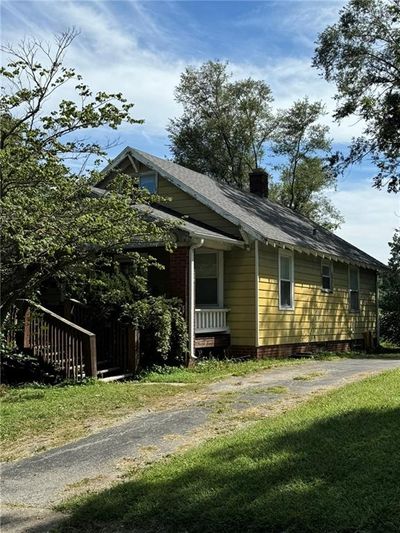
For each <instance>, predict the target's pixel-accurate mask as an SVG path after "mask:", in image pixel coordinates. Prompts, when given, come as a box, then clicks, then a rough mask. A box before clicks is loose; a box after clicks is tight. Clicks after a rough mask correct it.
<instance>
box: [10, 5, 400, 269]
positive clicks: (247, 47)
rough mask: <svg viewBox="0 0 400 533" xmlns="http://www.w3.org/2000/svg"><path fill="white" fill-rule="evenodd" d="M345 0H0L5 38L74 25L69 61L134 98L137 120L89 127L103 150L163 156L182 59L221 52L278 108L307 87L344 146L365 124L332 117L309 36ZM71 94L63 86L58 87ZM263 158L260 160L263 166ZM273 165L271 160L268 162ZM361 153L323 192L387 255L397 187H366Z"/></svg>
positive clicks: (337, 144)
mask: <svg viewBox="0 0 400 533" xmlns="http://www.w3.org/2000/svg"><path fill="white" fill-rule="evenodd" d="M344 4H345V2H343V1H342V0H339V1H335V0H313V1H309V0H290V1H288V0H275V1H261V2H259V1H211V2H209V1H200V0H198V1H161V2H160V1H126V0H123V1H119V0H107V1H99V0H86V1H69V0H50V1H47V0H31V1H24V0H3V1H2V7H1V9H2V27H1V34H2V42H6V43H10V44H13V45H15V44H16V43H17V42H18V41H20V40H21V39H23V38H24V37H27V36H30V35H34V36H36V37H40V38H41V39H43V40H48V41H52V40H53V35H54V33H57V32H61V31H65V30H66V28H68V27H72V26H74V27H76V28H77V29H78V30H79V31H80V34H79V36H78V38H77V39H75V41H74V42H73V43H72V45H71V46H70V48H69V49H68V52H67V55H66V59H65V64H67V65H69V66H73V67H74V68H75V69H76V70H77V71H78V72H79V73H80V74H82V76H83V78H84V81H85V82H86V83H87V84H88V85H89V86H90V87H91V88H92V89H93V90H94V91H98V90H104V91H109V92H122V93H123V94H124V95H125V96H126V97H127V98H128V100H129V101H133V102H134V103H135V108H134V115H135V118H138V119H139V118H140V119H144V124H142V125H131V126H128V125H126V126H122V127H121V129H120V130H119V131H118V132H114V131H112V130H102V131H96V132H95V133H94V134H93V135H94V137H93V139H95V140H100V141H102V142H106V141H108V140H110V141H112V142H114V143H115V146H114V147H113V148H112V149H111V150H110V152H109V155H110V157H112V156H114V155H116V154H117V153H119V152H120V151H121V150H122V149H123V148H124V147H125V146H126V145H130V146H133V147H136V148H139V149H141V150H144V151H148V152H150V153H153V154H155V155H158V156H161V157H164V156H167V157H170V152H169V148H168V137H167V134H166V126H167V124H168V120H169V119H170V118H173V117H176V116H179V114H180V112H181V109H180V107H179V105H178V104H177V103H176V102H175V101H174V88H175V87H176V85H177V84H178V82H179V76H180V74H181V73H182V71H183V70H184V69H185V67H186V66H187V65H195V66H196V65H197V66H198V65H200V64H201V63H203V62H204V61H207V60H209V59H211V60H217V59H219V60H226V61H229V64H230V69H231V71H232V73H233V75H234V77H235V78H238V79H239V78H243V77H248V76H251V77H253V78H256V79H262V80H264V81H266V82H267V83H268V84H269V85H270V87H271V89H272V93H273V96H274V107H275V108H276V109H280V108H286V107H288V106H290V105H291V104H292V103H293V102H294V101H295V100H297V99H299V98H302V97H304V96H306V95H307V96H309V98H310V99H311V100H321V101H322V102H323V103H324V104H325V106H326V110H327V115H326V116H325V117H324V119H323V121H324V122H325V123H326V124H327V125H329V127H330V136H331V138H332V139H333V141H334V148H335V149H345V148H346V146H347V145H348V143H349V141H350V140H351V138H352V137H356V136H357V135H358V134H359V133H360V132H361V131H362V124H361V123H360V122H358V121H357V120H356V119H348V120H346V121H345V122H342V123H340V124H338V123H336V122H334V121H333V119H332V112H333V110H334V108H335V103H334V100H333V96H334V94H335V88H334V86H332V85H330V84H328V83H327V82H326V81H325V80H324V79H323V78H322V77H321V75H320V73H319V72H318V71H317V70H316V69H315V68H312V66H311V61H312V56H313V54H314V49H315V40H316V38H317V36H318V34H319V33H320V32H321V31H323V30H324V28H325V27H326V26H327V25H329V24H332V23H334V22H335V21H336V20H337V18H338V12H339V10H340V9H341V7H343V5H344ZM62 96H68V89H67V88H66V89H65V94H64V95H62ZM268 164H269V161H268V160H267V161H265V165H266V167H267V170H268ZM271 165H272V163H271ZM373 171H374V169H373V168H372V167H371V166H370V165H369V163H368V162H363V163H362V164H361V165H358V166H356V167H352V168H351V169H349V170H347V171H346V173H345V175H344V176H343V177H340V179H339V181H338V186H337V190H336V191H329V192H328V195H329V197H330V198H331V200H332V202H333V203H334V205H335V206H336V207H337V208H338V209H339V211H340V212H341V213H342V215H343V216H344V218H345V223H344V224H343V225H342V227H341V228H340V229H339V230H338V231H337V234H338V235H339V236H340V237H342V238H344V239H346V240H348V241H349V242H351V243H352V244H354V245H356V246H358V247H359V248H361V249H363V250H364V251H366V252H367V253H369V254H371V255H372V256H374V257H376V258H377V259H380V260H381V261H383V262H387V259H388V257H389V246H388V241H390V240H391V239H392V236H393V231H394V228H395V227H398V226H399V224H400V222H399V221H400V195H394V194H388V193H387V192H386V191H385V190H382V191H377V190H376V189H374V188H372V182H371V177H372V176H373Z"/></svg>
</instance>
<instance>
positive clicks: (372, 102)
mask: <svg viewBox="0 0 400 533" xmlns="http://www.w3.org/2000/svg"><path fill="white" fill-rule="evenodd" d="M314 66H316V67H317V68H319V69H320V70H321V71H322V72H323V74H324V76H325V79H326V80H327V81H329V82H332V83H334V84H335V85H336V97H335V98H336V102H337V107H336V112H335V117H336V119H337V120H339V121H340V120H341V119H343V118H345V117H349V116H355V117H358V118H359V119H360V120H362V121H363V124H364V129H363V134H362V136H360V137H358V138H354V139H353V141H352V144H351V146H350V152H349V154H347V155H340V154H339V155H338V156H337V159H336V163H337V164H338V168H339V169H343V168H346V167H347V166H348V165H350V164H352V163H355V162H359V161H361V160H362V159H363V158H365V157H368V158H370V159H371V160H372V161H373V163H375V165H376V167H377V172H376V173H375V176H374V178H373V179H374V185H375V186H376V187H378V188H381V187H384V186H387V189H388V191H389V192H390V191H398V190H399V189H400V3H399V0H350V1H349V3H348V4H347V6H345V7H344V8H343V9H342V10H341V12H340V17H339V20H338V22H337V23H336V24H333V25H331V26H328V27H327V28H326V29H325V31H324V32H323V33H321V34H320V35H319V37H318V41H317V48H316V52H315V57H314Z"/></svg>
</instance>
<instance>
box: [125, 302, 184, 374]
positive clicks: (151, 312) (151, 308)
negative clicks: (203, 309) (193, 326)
mask: <svg viewBox="0 0 400 533" xmlns="http://www.w3.org/2000/svg"><path fill="white" fill-rule="evenodd" d="M122 318H123V320H126V321H127V322H129V323H130V324H132V325H134V326H136V327H138V328H140V330H141V332H142V335H141V338H142V340H143V341H144V345H145V347H146V348H147V350H146V351H147V352H148V353H149V354H151V353H154V355H155V357H149V358H148V361H147V362H148V364H157V363H169V364H173V365H176V364H184V363H185V362H186V360H187V356H188V332H187V325H186V320H185V317H184V313H183V306H182V303H181V301H180V300H179V299H178V298H165V297H164V296H149V297H148V298H145V299H141V300H138V301H136V302H133V303H128V304H125V305H124V308H123V313H122ZM146 345H147V346H146Z"/></svg>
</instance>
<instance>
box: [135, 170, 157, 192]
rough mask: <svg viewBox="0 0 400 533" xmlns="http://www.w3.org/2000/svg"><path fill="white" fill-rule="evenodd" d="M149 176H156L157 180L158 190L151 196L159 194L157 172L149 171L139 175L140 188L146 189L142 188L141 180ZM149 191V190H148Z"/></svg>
mask: <svg viewBox="0 0 400 533" xmlns="http://www.w3.org/2000/svg"><path fill="white" fill-rule="evenodd" d="M148 176H154V178H155V186H156V190H155V192H154V193H151V194H157V192H158V172H156V171H155V170H147V171H146V172H140V173H139V187H140V188H141V189H145V187H142V186H141V185H140V179H141V178H145V177H148ZM146 190H147V189H146Z"/></svg>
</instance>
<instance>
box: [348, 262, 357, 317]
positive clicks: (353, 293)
mask: <svg viewBox="0 0 400 533" xmlns="http://www.w3.org/2000/svg"><path fill="white" fill-rule="evenodd" d="M349 304H350V311H352V312H356V311H359V310H360V275H359V271H358V268H356V267H349Z"/></svg>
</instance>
